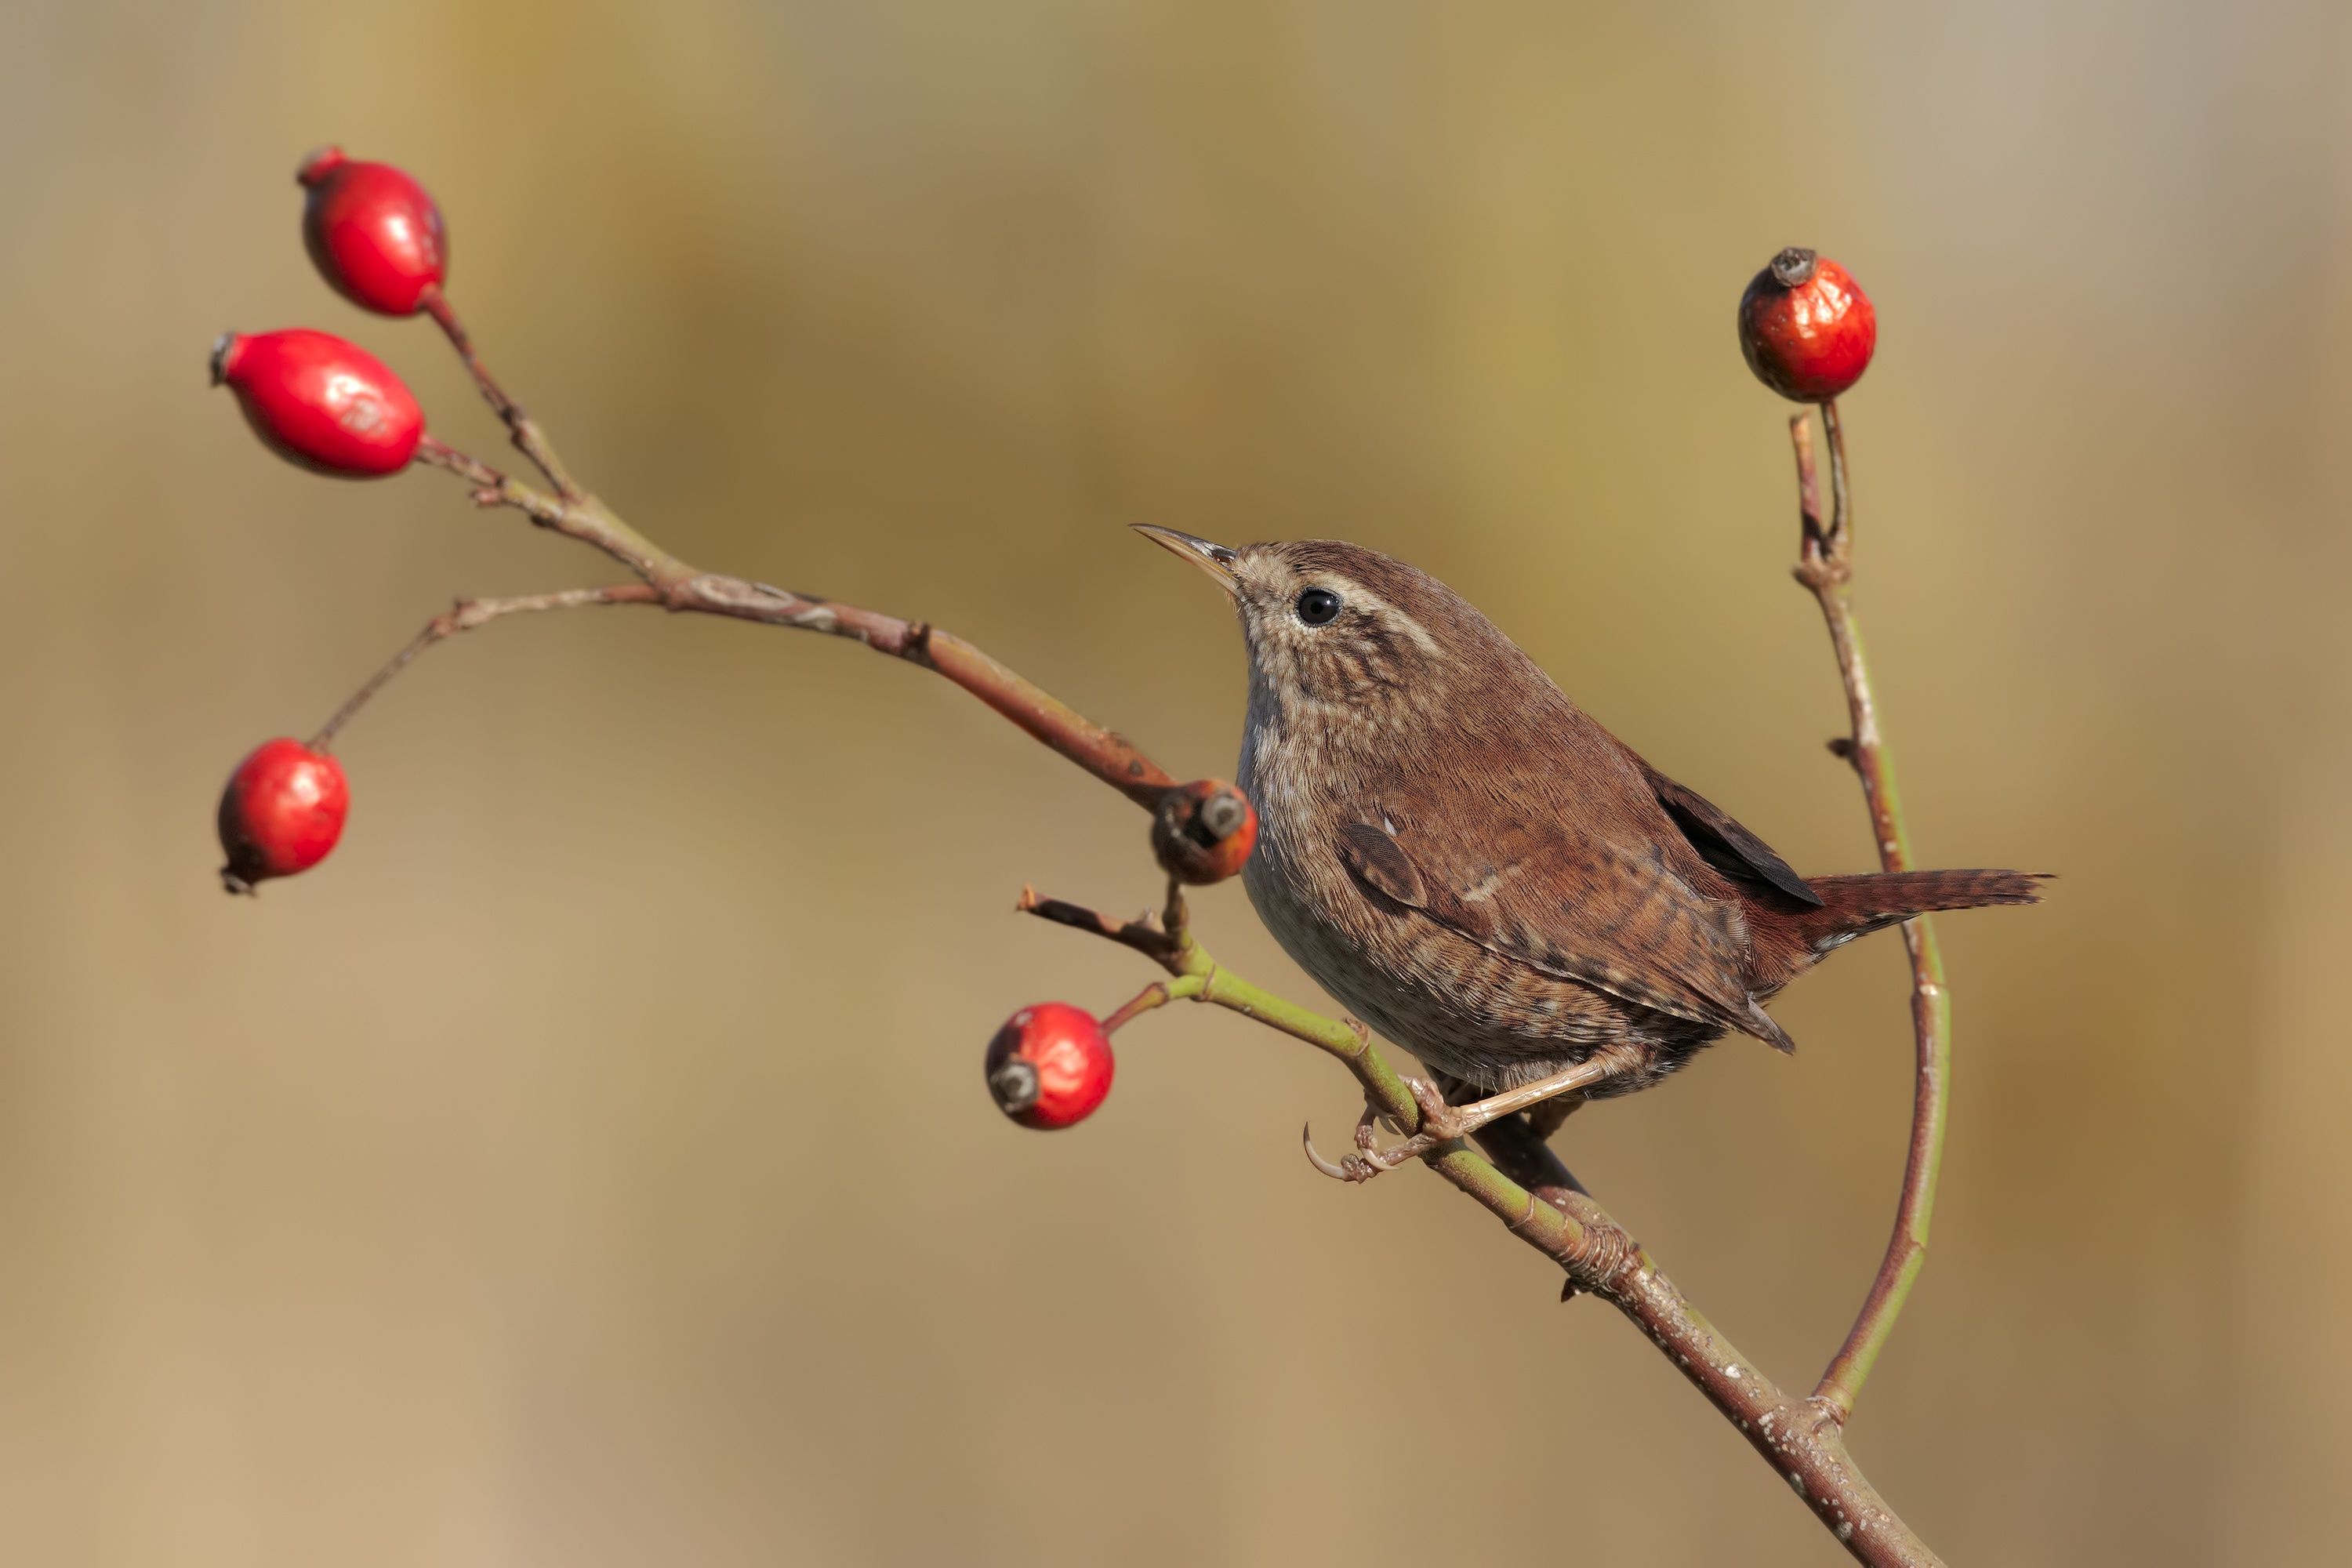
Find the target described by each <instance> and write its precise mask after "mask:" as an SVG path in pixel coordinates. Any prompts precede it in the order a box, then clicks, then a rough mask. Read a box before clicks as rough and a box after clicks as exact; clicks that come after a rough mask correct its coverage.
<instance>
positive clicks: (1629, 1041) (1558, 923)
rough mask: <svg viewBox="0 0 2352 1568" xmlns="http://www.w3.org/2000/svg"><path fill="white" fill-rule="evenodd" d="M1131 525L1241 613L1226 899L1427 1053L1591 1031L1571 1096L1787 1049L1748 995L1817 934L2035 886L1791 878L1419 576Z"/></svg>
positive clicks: (1985, 876) (1804, 955) (1441, 1056)
mask: <svg viewBox="0 0 2352 1568" xmlns="http://www.w3.org/2000/svg"><path fill="white" fill-rule="evenodd" d="M1141 531H1142V532H1144V533H1147V534H1149V535H1150V536H1151V537H1152V538H1153V539H1154V540H1155V541H1156V542H1159V543H1160V544H1163V545H1165V546H1167V547H1168V548H1169V549H1170V550H1171V551H1173V552H1176V553H1177V554H1179V555H1181V556H1182V557H1184V558H1185V559H1186V560H1188V561H1191V562H1192V563H1194V564H1195V565H1198V566H1200V567H1202V569H1204V570H1205V571H1207V572H1208V574H1210V576H1212V577H1213V578H1215V579H1216V581H1217V582H1218V583H1219V584H1221V585H1222V586H1223V588H1224V590H1225V592H1226V593H1227V594H1229V595H1231V596H1232V598H1233V600H1234V607H1235V609H1236V610H1237V611H1238V612H1239V613H1240V616H1241V623H1242V633H1243V636H1244V637H1246V638H1247V639H1248V643H1249V676H1250V696H1249V716H1248V721H1247V729H1246V731H1245V732H1244V736H1243V741H1242V760H1241V776H1240V781H1239V782H1240V784H1241V786H1242V788H1243V789H1244V791H1246V792H1247V793H1248V795H1249V797H1250V799H1251V800H1252V801H1254V802H1255V804H1256V805H1257V809H1258V815H1259V820H1260V825H1261V826H1260V834H1259V838H1258V844H1257V852H1256V854H1255V856H1254V857H1252V858H1251V859H1250V861H1249V864H1248V866H1247V867H1246V868H1244V871H1243V881H1244V885H1245V886H1246V887H1247V888H1248V889H1249V895H1250V901H1251V902H1252V903H1254V904H1255V905H1256V907H1257V911H1258V914H1259V916H1260V917H1261V918H1262V919H1264V920H1265V923H1266V926H1267V927H1268V929H1270V930H1271V931H1273V932H1274V934H1275V937H1276V940H1277V941H1279V942H1281V943H1282V946H1283V948H1284V950H1285V951H1286V952H1288V953H1289V954H1290V955H1291V957H1292V958H1294V959H1296V960H1297V962H1298V963H1299V964H1300V965H1301V966H1302V967H1303V968H1305V969H1306V970H1307V973H1310V974H1312V975H1313V976H1314V977H1315V978H1316V980H1317V981H1318V982H1319V983H1320V984H1322V986H1323V988H1324V989H1325V990H1327V991H1328V992H1330V994H1332V995H1334V996H1336V997H1338V998H1339V1000H1340V1001H1341V1002H1342V1003H1344V1004H1345V1005H1347V1006H1348V1007H1349V1008H1350V1009H1351V1010H1353V1011H1354V1013H1355V1014H1356V1015H1357V1016H1359V1017H1361V1018H1363V1019H1365V1020H1366V1021H1367V1022H1369V1023H1370V1024H1371V1025H1372V1026H1374V1027H1375V1028H1377V1029H1379V1030H1380V1031H1381V1033H1382V1034H1383V1035H1386V1036H1387V1037H1389V1038H1390V1039H1391V1040H1394V1041H1395V1042H1397V1043H1398V1044H1399V1045H1401V1046H1403V1047H1405V1048H1407V1049H1408V1050H1410V1051H1412V1053H1413V1054H1414V1055H1415V1056H1417V1057H1419V1058H1421V1059H1422V1061H1423V1063H1424V1064H1426V1065H1427V1066H1428V1067H1430V1068H1433V1069H1434V1070H1436V1071H1437V1072H1438V1073H1440V1074H1441V1075H1444V1076H1446V1077H1451V1078H1454V1079H1461V1080H1464V1081H1465V1082H1466V1083H1467V1084H1470V1085H1474V1086H1475V1087H1476V1088H1478V1089H1483V1090H1487V1091H1499V1090H1504V1089H1517V1088H1519V1087H1521V1086H1523V1085H1527V1084H1530V1083H1534V1082H1536V1081H1537V1080H1538V1079H1546V1078H1549V1077H1551V1076H1552V1075H1554V1074H1557V1073H1560V1072H1563V1071H1565V1070H1566V1069H1568V1068H1571V1067H1574V1066H1577V1065H1579V1064H1583V1063H1588V1062H1591V1061H1594V1060H1596V1059H1599V1058H1604V1057H1605V1060H1606V1066H1607V1068H1608V1076H1606V1077H1605V1078H1603V1079H1601V1080H1600V1081H1598V1082H1595V1083H1591V1084H1590V1085H1589V1086H1586V1087H1584V1088H1583V1089H1581V1091H1580V1093H1579V1095H1578V1096H1577V1097H1576V1098H1577V1099H1579V1100H1581V1099H1594V1098H1602V1097H1606V1096H1610V1095H1617V1094H1626V1093H1631V1092H1632V1091H1633V1090H1634V1089H1646V1088H1648V1087H1649V1086H1650V1085H1652V1084H1654V1083H1656V1082H1657V1081H1658V1080H1659V1079H1662V1078H1664V1076H1665V1075H1666V1074H1668V1073H1670V1072H1672V1071H1674V1070H1675V1068H1679V1067H1681V1066H1682V1065H1683V1064H1684V1063H1685V1062H1686V1061H1688V1060H1689V1059H1690V1058H1692V1057H1693V1056H1694V1055H1696V1053H1697V1052H1698V1050H1699V1049H1700V1048H1701V1047H1704V1046H1706V1045H1707V1044H1708V1043H1710V1042H1711V1041H1714V1040H1716V1039H1717V1038H1719V1037H1721V1036H1722V1035H1723V1034H1724V1033H1725V1032H1726V1031H1727V1030H1733V1029H1737V1030H1738V1031H1740V1032H1741V1033H1743V1034H1748V1035H1753V1036H1755V1037H1757V1038H1758V1039H1760V1040H1763V1041H1765V1042H1767V1043H1768V1044H1769V1045H1772V1046H1774V1047H1778V1048H1779V1049H1780V1050H1783V1051H1787V1050H1792V1049H1794V1048H1795V1047H1794V1045H1793V1043H1792V1042H1791V1041H1790V1038H1789V1037H1788V1035H1787V1034H1786V1033H1784V1032H1783V1031H1782V1030H1781V1028H1780V1025H1778V1024H1776V1023H1774V1022H1773V1021H1772V1019H1771V1018H1770V1017H1769V1016H1768V1015H1767V1014H1766V1013H1765V1011H1764V1009H1763V1007H1762V1006H1761V1005H1760V1004H1761V1003H1762V1002H1763V1001H1764V999H1765V998H1767V997H1769V996H1770V995H1772V994H1774V993H1775V992H1777V991H1779V990H1780V988H1781V987H1782V986H1783V985H1786V984H1788V983H1789V982H1790V980H1792V979H1794V978H1795V977H1796V976H1797V975H1799V974H1800V973H1803V972H1804V971H1805V970H1807V969H1810V968H1811V967H1812V965H1813V964H1815V963H1819V962H1820V961H1821V959H1822V956H1823V955H1824V954H1826V953H1828V952H1830V951H1831V950H1832V948H1836V947H1839V946H1841V945H1843V943H1845V942H1851V941H1853V939H1854V938H1855V937H1857V936H1861V935H1863V934H1864V932H1866V931H1876V930H1878V929H1879V928H1881V927H1883V926H1888V925H1893V924H1895V923H1896V922H1897V921H1904V920H1907V919H1909V918H1910V917H1911V916H1913V915H1916V914H1922V913H1925V912H1927V911H1928V910H1960V909H1973V908H1977V907H1979V906H1980V905H1986V904H2030V903H2033V902H2036V901H2038V900H2039V899H2040V897H2041V895H2040V892H2039V889H2038V888H2037V886H2036V884H2037V881H2038V880H2039V879H2037V878H2035V877H2032V876H2028V875H2025V874H2022V873H2020V872H2016V871H1906V872H1900V873H1896V874H1893V875H1885V874H1878V875H1871V876H1859V877H1820V878H1815V879H1812V880H1811V881H1808V880H1806V879H1804V878H1801V877H1800V876H1798V875H1797V873H1796V872H1794V871H1793V870H1791V869H1790V868H1789V865H1788V863H1787V862H1786V861H1784V860H1782V859H1781V858H1780V856H1778V855H1776V854H1774V853H1773V852H1772V850H1771V848H1770V847H1769V846H1768V845H1766V844H1765V843H1764V841H1763V840H1762V839H1760V838H1758V837H1756V836H1755V835H1754V834H1752V833H1750V832H1748V830H1747V829H1746V828H1744V827H1742V826H1740V825H1739V824H1738V823H1737V822H1735V821H1733V820H1732V819H1731V818H1730V817H1729V816H1727V815H1725V814H1724V813H1723V812H1721V811H1719V810H1717V808H1716V807H1715V806H1714V805H1710V804H1708V803H1707V802H1706V800H1704V799H1702V798H1701V797H1700V796H1699V795H1697V794H1696V793H1695V792H1693V791H1691V790H1688V789H1685V788H1684V787H1683V786H1682V785H1681V784H1676V783H1675V782H1674V781H1673V780H1672V779H1669V778H1667V777H1666V776H1665V775H1664V774H1663V773H1659V772H1658V771H1657V770H1656V769H1655V768H1653V767H1651V766H1650V765H1649V763H1645V762H1643V760H1642V759H1641V758H1640V757H1639V756H1637V755H1636V754H1635V753H1634V752H1633V748H1631V747H1629V746H1627V745H1626V744H1625V743H1624V742H1622V741H1620V740H1618V739H1617V738H1616V737H1615V736H1614V735H1612V734H1611V733H1610V732H1609V731H1606V730H1604V729H1602V728H1601V726H1600V725H1599V724H1598V723H1596V722H1594V721H1592V720H1591V718H1589V717H1588V716H1586V714H1585V713H1584V712H1583V711H1582V710H1580V709H1579V708H1578V707H1577V706H1576V704H1574V703H1573V702H1570V700H1568V698H1567V696H1566V695H1565V694H1563V693H1562V692H1561V691H1560V689H1559V687H1557V686H1555V685H1554V684H1552V681H1551V679H1550V678H1549V676H1547V675H1545V674H1544V672H1543V671H1542V670H1541V669H1539V668H1537V666H1536V663H1535V661H1534V660H1533V659H1531V658H1528V656H1527V655H1526V654H1525V653H1522V652H1521V651H1520V650H1519V648H1518V647H1517V645H1516V644H1514V643H1513V642H1512V641H1511V640H1510V639H1509V638H1508V637H1505V636H1504V635H1503V634H1502V633H1501V632H1500V631H1498V630H1496V628H1495V626H1494V625H1493V623H1491V622H1489V621H1488V620H1487V619H1486V616H1482V615H1480V614H1479V613H1478V612H1477V611H1476V610H1475V609H1474V608H1472V607H1471V606H1470V605H1468V604H1467V603H1465V601H1464V600H1463V599H1462V598H1461V596H1460V595H1456V594H1455V593H1454V592H1453V590H1451V589H1449V588H1447V587H1446V586H1445V584H1443V583H1440V582H1438V581H1437V580H1436V579H1435V578H1433V577H1430V576H1428V575H1427V574H1423V573H1422V572H1418V571H1416V570H1414V569H1413V568H1412V567H1411V566H1408V565H1406V564H1404V563H1402V562H1401V561H1394V560H1391V559H1390V558H1389V557H1388V556H1385V555H1382V554H1380V553H1379V552H1375V551H1370V550H1366V549H1363V548H1361V547H1360V546H1358V545H1354V544H1348V543H1343V542H1339V541H1338V540H1329V539H1313V540H1302V541H1298V542H1293V543H1282V544H1252V545H1248V546H1245V547H1244V548H1243V549H1240V550H1229V549H1227V548H1226V547H1224V546H1223V545H1221V544H1212V543H1210V542H1208V541H1207V540H1204V539H1195V538H1193V537H1192V535H1190V534H1184V533H1178V532H1176V531H1173V530H1171V529H1162V528H1144V529H1142V530H1141ZM1560 1109H1561V1110H1565V1109H1566V1107H1565V1106H1563V1107H1561V1108H1560ZM1554 1124H1556V1121H1555V1123H1554Z"/></svg>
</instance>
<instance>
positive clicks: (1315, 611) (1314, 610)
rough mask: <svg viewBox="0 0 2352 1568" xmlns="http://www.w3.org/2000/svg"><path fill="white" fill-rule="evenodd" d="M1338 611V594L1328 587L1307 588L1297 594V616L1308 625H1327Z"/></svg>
mask: <svg viewBox="0 0 2352 1568" xmlns="http://www.w3.org/2000/svg"><path fill="white" fill-rule="evenodd" d="M1338 615H1339V595H1337V594H1335V593H1333V592H1331V590H1330V589H1328V588H1309V589H1307V592H1305V593H1304V594H1301V595H1298V618H1299V619H1300V620H1302V621H1305V622H1306V623H1307V625H1308V626H1328V625H1329V624H1330V623H1331V621H1332V619H1333V617H1335V616H1338Z"/></svg>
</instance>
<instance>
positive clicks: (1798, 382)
mask: <svg viewBox="0 0 2352 1568" xmlns="http://www.w3.org/2000/svg"><path fill="white" fill-rule="evenodd" d="M1877 348H1878V312H1877V311H1876V310H1874V308H1873V307H1872V305H1871V303H1870V297H1869V296H1868V295H1867V294H1864V292H1863V291H1862V286H1861V285H1860V284H1858V283H1856V282H1855V281H1854V280H1853V275H1852V274H1851V273H1849V272H1847V271H1846V269H1845V268H1843V267H1840V266H1839V265H1838V264H1837V263H1836V262H1834V261H1832V260H1830V259H1829V258H1827V257H1825V256H1819V255H1816V254H1815V253H1814V252H1812V251H1811V250H1807V249H1806V248H1804V247H1802V246H1793V245H1792V246H1790V247H1789V248H1788V249H1786V250H1783V251H1782V252H1780V255H1778V256H1776V257H1774V258H1772V260H1771V262H1770V263H1769V265H1767V266H1766V267H1765V268H1764V269H1763V270H1762V271H1761V272H1759V273H1758V274H1756V276H1755V278H1754V279H1751V280H1750V281H1749V283H1748V290H1747V292H1746V293H1744V294H1742V295H1741V296H1740V299H1739V352H1740V353H1742V354H1743V355H1744V356H1746V358H1747V360H1748V368H1749V369H1750V370H1752V371H1754V372H1755V373H1756V378H1757V379H1758V380H1759V381H1761V382H1762V383H1763V384H1765V385H1767V386H1769V387H1770V388H1771V389H1772V390H1773V391H1775V392H1777V393H1779V394H1780V395H1781V396H1783V397H1787V398H1792V399H1794V400H1795V401H1797V402H1800V403H1826V402H1828V401H1829V400H1830V399H1831V398H1833V397H1836V396H1839V395H1842V394H1843V393H1844V392H1845V391H1846V390H1847V389H1848V388H1850V387H1852V386H1853V384H1854V383H1855V382H1857V381H1859V380H1861V379H1862V373H1863V372H1864V371H1865V370H1868V369H1869V368H1870V359H1871V355H1872V354H1873V353H1875V352H1877Z"/></svg>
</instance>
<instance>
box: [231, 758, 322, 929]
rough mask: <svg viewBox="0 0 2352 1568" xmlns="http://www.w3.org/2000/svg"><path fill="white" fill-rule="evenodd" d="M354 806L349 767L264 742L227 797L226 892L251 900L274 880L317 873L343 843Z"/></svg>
mask: <svg viewBox="0 0 2352 1568" xmlns="http://www.w3.org/2000/svg"><path fill="white" fill-rule="evenodd" d="M351 805H352V795H351V789H350V786H349V785H348V784H345V783H344V781H343V765H342V764H341V763H339V762H337V761H335V759H334V758H332V757H331V756H329V755H328V754H327V753H326V752H314V751H312V750H311V749H310V747H308V746H306V745H304V744H303V743H302V742H299V741H289V740H286V739H283V738H280V739H278V740H275V741H264V742H262V743H261V744H260V745H258V746H256V747H255V748H254V749H253V752H252V754H251V755H250V756H248V757H247V758H246V759H245V761H243V762H241V763H237V765H236V772H235V773H231V774H230V775H229V779H228V787H227V788H226V789H225V790H223V791H221V801H220V841H221V850H222V852H223V853H225V854H226V855H227V857H228V864H227V865H226V866H224V867H222V868H221V882H222V885H223V886H225V887H226V888H227V889H228V890H229V891H230V892H232V893H250V892H251V891H253V889H255V887H257V885H259V884H260V883H263V882H266V881H268V879H270V878H272V877H291V876H293V875H294V874H295V873H296V872H298V871H307V870H309V869H310V868H311V867H313V866H315V865H317V864H318V863H319V862H320V861H321V860H323V859H325V858H327V852H328V851H329V850H331V849H332V848H334V847H335V840H337V839H338V838H341V837H342V836H343V818H344V816H346V815H347V814H348V813H349V812H350V810H351Z"/></svg>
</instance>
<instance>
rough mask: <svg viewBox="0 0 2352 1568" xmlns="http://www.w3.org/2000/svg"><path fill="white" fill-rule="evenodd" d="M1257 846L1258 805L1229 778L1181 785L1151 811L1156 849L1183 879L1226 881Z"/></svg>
mask: <svg viewBox="0 0 2352 1568" xmlns="http://www.w3.org/2000/svg"><path fill="white" fill-rule="evenodd" d="M1255 847H1257V808H1256V807H1255V806H1253V805H1250V803H1249V797H1248V796H1247V795H1244V794H1242V792H1241V791H1239V790H1237V789H1235V788H1234V786H1233V785H1231V784H1227V783H1225V782H1224V781H1223V779H1195V780H1193V781H1192V783H1191V784H1181V785H1179V786H1178V787H1176V788H1175V789H1171V790H1170V791H1169V792H1168V793H1167V794H1166V795H1161V796H1160V805H1159V809H1157V810H1156V811H1154V812H1153V813H1152V814H1151V853H1152V855H1153V857H1154V858H1157V859H1158V860H1159V862H1160V868H1161V869H1162V870H1164V871H1166V872H1167V873H1168V874H1169V875H1170V876H1171V877H1173V878H1175V879H1177V880H1178V881H1180V882H1190V883H1191V884H1192V885H1193V886H1194V887H1206V886H1207V885H1208V884H1210V883H1211V882H1222V881H1223V880H1224V879H1226V878H1228V877H1230V876H1232V875H1233V874H1234V872H1236V871H1238V870H1240V869H1241V868H1242V865H1243V863H1244V861H1246V860H1247V859H1248V858H1250V851H1251V850H1252V849H1255Z"/></svg>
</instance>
